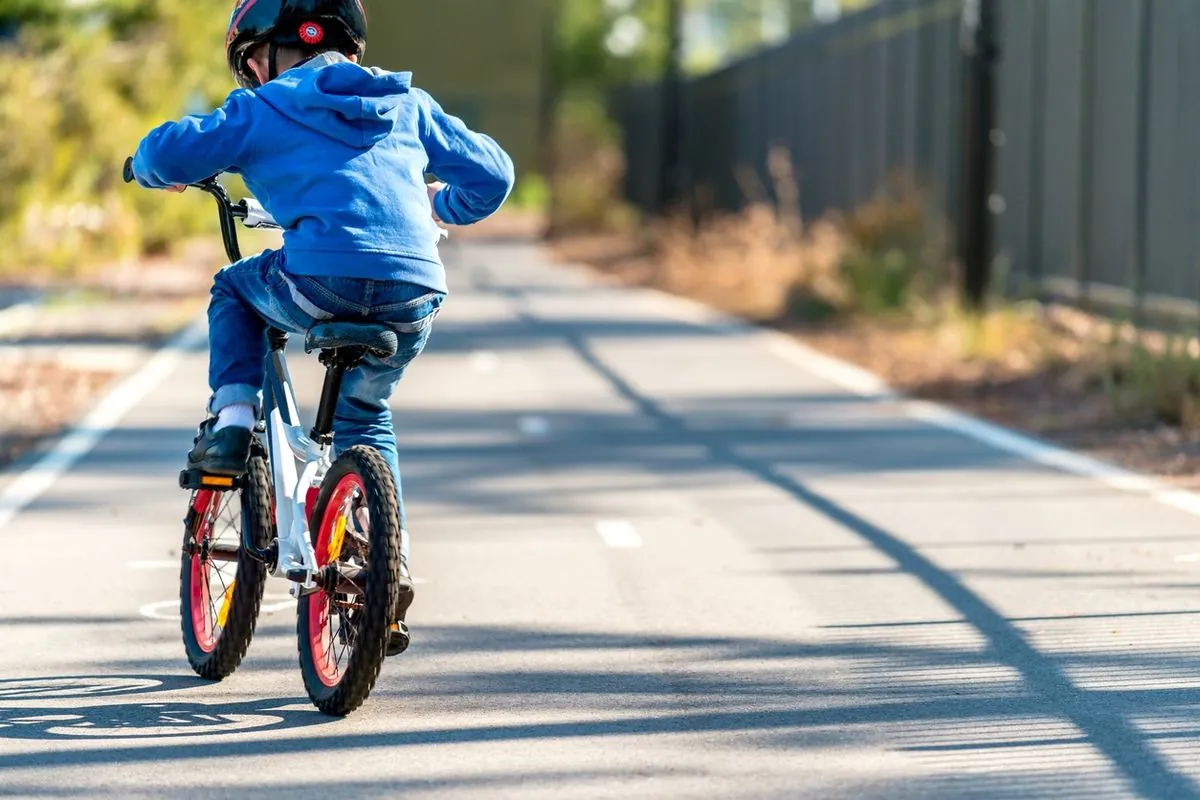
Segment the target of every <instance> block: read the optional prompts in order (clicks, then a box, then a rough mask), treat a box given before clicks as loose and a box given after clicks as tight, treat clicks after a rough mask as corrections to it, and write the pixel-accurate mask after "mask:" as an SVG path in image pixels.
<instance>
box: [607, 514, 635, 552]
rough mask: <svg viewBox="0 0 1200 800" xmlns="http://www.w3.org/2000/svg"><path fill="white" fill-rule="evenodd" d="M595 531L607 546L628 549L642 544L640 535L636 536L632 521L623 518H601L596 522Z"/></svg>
mask: <svg viewBox="0 0 1200 800" xmlns="http://www.w3.org/2000/svg"><path fill="white" fill-rule="evenodd" d="M596 533H598V534H600V538H601V539H603V540H604V543H605V544H606V545H608V546H609V547H613V548H617V549H619V550H628V549H632V548H635V547H641V546H642V537H641V536H638V532H637V528H635V527H633V523H632V522H630V521H629V520H624V519H602V520H600V521H598V522H597V523H596Z"/></svg>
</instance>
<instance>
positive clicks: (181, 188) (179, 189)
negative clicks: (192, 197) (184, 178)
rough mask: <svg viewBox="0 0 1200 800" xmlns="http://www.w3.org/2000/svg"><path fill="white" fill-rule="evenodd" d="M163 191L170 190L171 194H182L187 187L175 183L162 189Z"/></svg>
mask: <svg viewBox="0 0 1200 800" xmlns="http://www.w3.org/2000/svg"><path fill="white" fill-rule="evenodd" d="M163 191H164V192H170V193H171V194H183V193H184V192H186V191H187V187H186V186H179V185H176V186H168V187H167V188H165V189H163Z"/></svg>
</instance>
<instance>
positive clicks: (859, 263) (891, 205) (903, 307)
mask: <svg viewBox="0 0 1200 800" xmlns="http://www.w3.org/2000/svg"><path fill="white" fill-rule="evenodd" d="M929 208H930V206H929V204H928V203H927V201H926V200H925V198H924V197H923V196H922V195H921V194H920V193H919V192H917V191H916V190H915V189H914V188H913V187H912V185H911V184H908V183H904V182H900V181H896V182H894V183H893V184H892V186H891V187H889V190H888V191H886V192H884V193H882V194H881V195H880V196H879V197H877V198H875V199H873V200H871V201H870V202H868V203H866V204H864V205H862V206H860V207H859V208H857V209H856V210H855V211H853V212H852V213H851V214H849V215H848V216H847V217H846V219H845V221H844V226H843V227H844V231H845V235H846V238H847V240H848V242H849V247H848V248H847V250H846V254H845V256H844V258H843V260H842V263H841V275H842V279H843V280H844V281H845V283H846V292H847V295H848V299H849V304H850V307H851V308H852V309H854V310H856V311H860V312H863V313H867V314H886V313H893V312H902V311H912V310H914V309H915V307H917V306H928V305H929V304H931V303H933V302H935V301H936V297H935V295H936V294H937V293H938V289H939V284H944V281H942V280H941V279H942V277H944V276H941V275H940V273H941V272H942V269H941V265H942V264H944V263H945V255H946V253H945V236H944V234H943V232H942V228H941V226H940V225H939V224H938V223H937V221H936V219H937V218H936V216H935V215H933V214H931V213H930V211H929Z"/></svg>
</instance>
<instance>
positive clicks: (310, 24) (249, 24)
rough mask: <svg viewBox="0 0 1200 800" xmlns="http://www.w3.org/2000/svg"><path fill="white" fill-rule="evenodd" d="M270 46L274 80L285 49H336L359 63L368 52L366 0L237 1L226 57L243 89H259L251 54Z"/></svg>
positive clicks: (230, 20) (317, 51)
mask: <svg viewBox="0 0 1200 800" xmlns="http://www.w3.org/2000/svg"><path fill="white" fill-rule="evenodd" d="M264 42H266V43H267V44H269V45H270V48H271V49H270V60H271V65H270V67H271V72H270V74H271V78H272V79H274V78H276V77H278V75H279V73H278V70H277V68H276V64H275V57H276V53H277V51H278V50H279V48H280V47H297V48H300V49H301V50H304V51H311V53H312V54H313V55H315V54H317V53H319V52H326V51H329V50H336V51H338V52H340V53H344V54H346V55H347V56H358V57H359V58H360V59H361V58H362V56H363V54H364V53H365V52H366V50H367V12H366V10H365V9H364V8H363V4H362V0H238V2H237V4H236V5H235V6H234V9H233V14H232V16H230V18H229V34H228V36H227V37H226V40H225V55H226V58H227V59H228V61H229V69H230V71H231V72H233V77H234V79H236V80H237V82H238V85H240V86H242V87H244V88H246V89H254V88H257V87H258V85H259V83H258V79H257V78H255V77H254V73H253V72H251V71H250V68H249V66H248V65H247V60H248V59H249V58H250V54H251V53H252V52H254V50H255V49H256V48H257V47H258V46H259V45H260V44H263V43H264Z"/></svg>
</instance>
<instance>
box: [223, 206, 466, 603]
mask: <svg viewBox="0 0 1200 800" xmlns="http://www.w3.org/2000/svg"><path fill="white" fill-rule="evenodd" d="M217 196H218V199H219V200H220V199H221V194H218V195H217ZM223 207H229V203H228V198H227V197H226V198H225V201H224V206H223ZM241 210H242V212H243V213H242V214H241V215H240V217H241V221H242V225H243V226H245V227H247V228H273V229H278V228H279V225H278V224H277V223H276V222H275V220H274V219H272V217H271V215H270V214H269V213H267V211H266V210H265V209H264V208H263V207H262V205H261V204H260V203H258V201H256V200H254V199H253V198H246V199H245V200H243V201H242V205H241ZM437 227H438V241H439V242H440V241H441V240H443V239H447V238H449V236H450V232H449V231H448V230H446V229H445V228H443V227H441V226H440V225H439V226H437ZM234 242H235V244H236V237H234ZM235 249H236V248H235ZM235 254H236V253H233V252H231V253H230V257H231V258H232V257H233V256H234V255H235ZM271 338H272V349H271V353H270V361H271V364H270V369H268V370H267V379H266V385H265V386H264V387H263V411H264V415H263V416H264V420H263V422H264V424H265V428H266V435H267V454H268V457H269V459H270V462H271V478H272V482H273V484H274V491H275V529H276V547H277V548H278V554H277V558H276V559H275V567H274V569H273V570H272V572H271V575H272V576H273V577H276V578H286V579H288V580H290V581H291V582H292V586H291V589H290V590H289V591H290V593H291V595H292V597H300V596H301V595H302V594H304V593H306V592H310V591H313V590H314V589H316V586H317V584H316V581H315V580H314V578H315V577H316V575H317V572H318V569H317V556H316V551H315V550H314V549H313V545H312V540H311V538H310V536H309V533H310V532H309V530H308V497H309V494H310V491H311V490H313V489H319V488H320V486H321V482H322V481H323V480H324V479H325V474H326V473H327V472H328V471H329V468H330V467H331V466H332V459H331V453H330V451H331V449H332V448H331V446H330V445H328V444H321V443H320V442H316V441H313V439H312V438H311V437H310V436H309V435H308V434H307V433H305V431H304V428H303V426H302V425H301V423H300V413H299V411H298V407H297V404H296V394H295V392H294V391H293V389H292V378H291V375H290V373H289V372H288V367H287V360H286V359H285V358H284V345H286V337H285V336H283V334H282V332H280V333H279V336H278V337H276V336H272V337H271ZM277 344H278V345H279V346H276V345H277ZM403 546H404V545H403V544H402V547H403Z"/></svg>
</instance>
